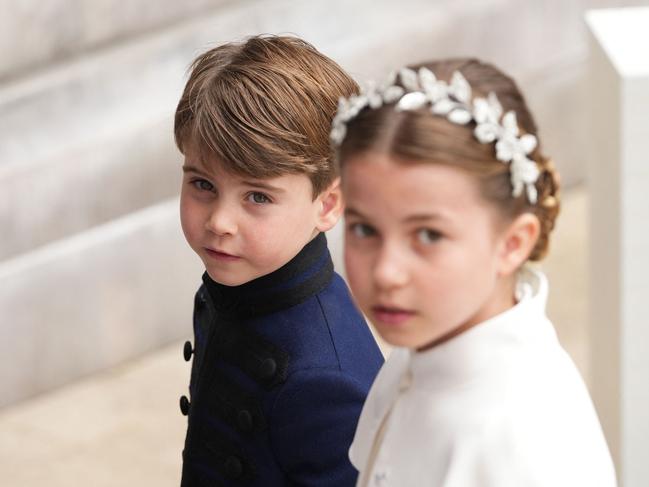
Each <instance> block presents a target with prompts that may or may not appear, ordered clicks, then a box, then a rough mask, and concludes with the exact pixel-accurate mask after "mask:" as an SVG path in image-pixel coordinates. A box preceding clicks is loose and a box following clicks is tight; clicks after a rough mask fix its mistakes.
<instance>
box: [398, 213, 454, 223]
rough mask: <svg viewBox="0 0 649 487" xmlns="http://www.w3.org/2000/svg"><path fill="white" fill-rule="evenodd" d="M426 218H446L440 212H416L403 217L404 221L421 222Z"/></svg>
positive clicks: (426, 219)
mask: <svg viewBox="0 0 649 487" xmlns="http://www.w3.org/2000/svg"><path fill="white" fill-rule="evenodd" d="M428 220H446V217H445V216H444V215H443V214H440V213H418V214H415V215H410V216H408V217H406V218H405V219H404V222H406V223H413V222H415V223H416V222H422V221H428Z"/></svg>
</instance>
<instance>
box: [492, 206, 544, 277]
mask: <svg viewBox="0 0 649 487" xmlns="http://www.w3.org/2000/svg"><path fill="white" fill-rule="evenodd" d="M540 232H541V223H540V222H539V219H538V218H537V216H536V215H534V214H532V213H523V214H521V215H518V216H517V217H516V219H515V220H514V221H513V222H512V223H511V224H510V225H509V226H508V227H507V228H506V229H505V231H504V233H503V240H502V249H501V255H500V261H499V264H500V265H499V269H498V270H499V274H500V275H501V276H510V275H512V274H513V273H514V272H515V271H516V270H517V269H518V268H519V267H520V266H521V265H523V263H525V261H526V260H527V258H528V257H529V255H530V253H531V252H532V250H533V249H534V245H536V241H537V240H538V238H539V235H540Z"/></svg>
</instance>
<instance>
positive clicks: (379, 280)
mask: <svg viewBox="0 0 649 487" xmlns="http://www.w3.org/2000/svg"><path fill="white" fill-rule="evenodd" d="M373 275H374V283H375V285H376V286H377V287H378V288H379V289H383V290H388V289H393V288H398V287H402V286H405V285H406V284H407V283H408V280H409V279H410V274H409V271H408V268H407V265H406V262H404V259H403V258H402V256H401V255H400V252H399V250H398V249H395V248H392V247H389V246H384V247H383V248H382V249H381V251H380V253H379V255H378V259H377V260H376V262H375V264H374V271H373Z"/></svg>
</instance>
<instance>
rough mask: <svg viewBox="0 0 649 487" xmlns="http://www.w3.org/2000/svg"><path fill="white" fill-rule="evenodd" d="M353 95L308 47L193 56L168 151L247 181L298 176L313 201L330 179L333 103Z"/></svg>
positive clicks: (293, 44)
mask: <svg viewBox="0 0 649 487" xmlns="http://www.w3.org/2000/svg"><path fill="white" fill-rule="evenodd" d="M357 90H358V87H357V85H356V83H355V82H354V80H353V79H352V78H351V77H349V76H348V75H347V74H346V73H345V72H344V71H343V70H342V69H341V68H340V66H338V65H337V64H336V63H335V62H334V61H332V60H331V59H329V58H327V57H326V56H324V55H323V54H321V53H320V52H318V51H317V50H316V49H315V48H314V47H313V46H312V45H311V44H309V43H307V42H305V41H303V40H301V39H298V38H296V37H289V36H268V35H264V36H256V37H251V38H249V39H247V40H246V41H244V42H241V43H229V44H225V45H222V46H219V47H216V48H214V49H211V50H209V51H207V52H205V53H204V54H202V55H201V56H199V57H198V58H197V59H196V60H195V61H194V62H193V64H192V66H191V73H190V76H189V80H188V81H187V84H186V86H185V90H184V92H183V94H182V97H181V99H180V102H179V103H178V108H177V109H176V115H175V124H174V135H175V139H176V145H177V146H178V148H179V149H180V151H181V152H182V153H186V149H187V147H188V145H189V144H194V146H195V147H196V148H197V149H198V151H199V153H200V154H201V156H202V157H203V159H204V160H207V161H210V160H217V161H219V162H220V163H222V164H224V165H225V167H226V168H227V169H228V170H231V171H233V172H234V173H237V174H242V175H246V176H251V177H254V178H260V179H263V178H269V177H274V176H279V175H282V174H289V173H304V174H307V175H308V176H309V178H310V179H311V182H312V185H313V193H314V197H315V196H317V195H318V194H319V193H320V192H321V191H322V190H323V189H325V188H326V187H327V185H328V184H329V183H331V182H332V181H333V180H334V179H335V177H336V175H337V172H336V166H335V164H333V160H332V158H333V153H332V150H331V146H330V145H329V130H330V127H331V120H332V118H333V115H334V113H335V111H336V106H337V102H338V99H339V98H340V97H343V96H344V97H348V96H350V95H351V94H353V93H356V92H357Z"/></svg>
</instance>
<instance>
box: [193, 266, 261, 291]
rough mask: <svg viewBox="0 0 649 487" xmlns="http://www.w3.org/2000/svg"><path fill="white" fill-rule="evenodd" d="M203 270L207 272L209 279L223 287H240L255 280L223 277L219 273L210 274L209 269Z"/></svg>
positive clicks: (246, 277) (240, 277)
mask: <svg viewBox="0 0 649 487" xmlns="http://www.w3.org/2000/svg"><path fill="white" fill-rule="evenodd" d="M205 270H206V272H207V275H208V276H210V279H212V280H213V281H214V282H216V283H218V284H221V285H223V286H231V287H234V286H241V285H242V284H245V283H247V282H250V281H252V280H253V279H255V277H248V276H232V275H224V274H223V273H221V272H219V273H215V272H210V270H209V269H205Z"/></svg>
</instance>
